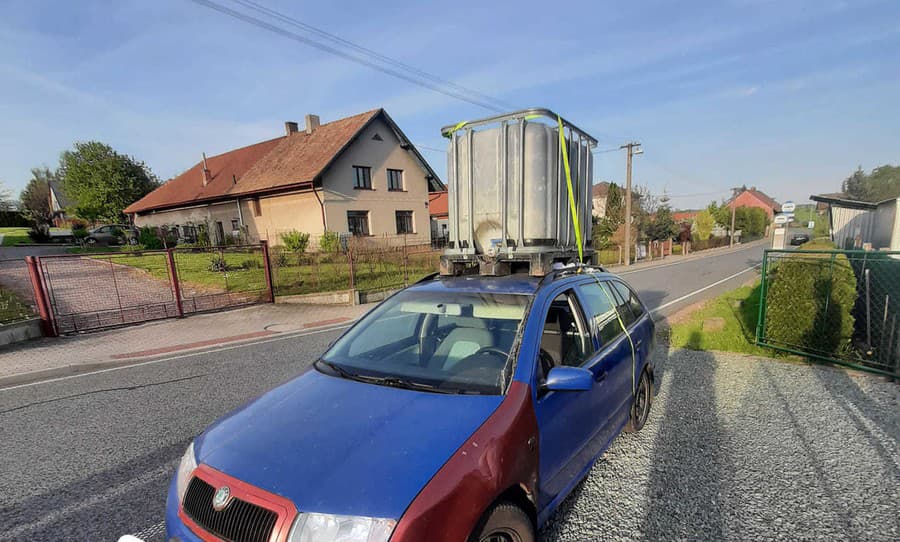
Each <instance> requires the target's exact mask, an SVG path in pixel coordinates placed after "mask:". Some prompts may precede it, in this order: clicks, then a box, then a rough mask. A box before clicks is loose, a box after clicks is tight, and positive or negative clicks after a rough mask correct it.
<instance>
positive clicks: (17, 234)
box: [0, 228, 31, 247]
mask: <svg viewBox="0 0 900 542" xmlns="http://www.w3.org/2000/svg"><path fill="white" fill-rule="evenodd" d="M28 229H29V228H0V235H2V236H3V246H5V247H11V246H14V245H16V244H18V243H30V242H31V238H29V237H28Z"/></svg>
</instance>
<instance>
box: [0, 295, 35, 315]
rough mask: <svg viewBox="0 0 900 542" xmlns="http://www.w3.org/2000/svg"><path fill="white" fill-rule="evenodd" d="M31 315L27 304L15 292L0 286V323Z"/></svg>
mask: <svg viewBox="0 0 900 542" xmlns="http://www.w3.org/2000/svg"><path fill="white" fill-rule="evenodd" d="M29 316H31V311H30V310H29V309H28V306H27V305H25V304H24V303H22V301H21V300H20V299H19V298H18V297H16V295H15V294H13V293H12V292H10V291H9V290H6V289H4V288H0V324H3V323H9V322H15V321H17V320H23V319H25V318H28V317H29Z"/></svg>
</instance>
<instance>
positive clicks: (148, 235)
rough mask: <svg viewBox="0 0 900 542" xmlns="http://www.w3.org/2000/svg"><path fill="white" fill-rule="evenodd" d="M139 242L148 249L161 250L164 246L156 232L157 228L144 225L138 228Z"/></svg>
mask: <svg viewBox="0 0 900 542" xmlns="http://www.w3.org/2000/svg"><path fill="white" fill-rule="evenodd" d="M138 244H139V245H143V246H144V248H146V249H147V250H159V249H161V248H163V242H162V240H161V239H160V238H159V236H158V235H157V233H156V228H151V227H150V226H144V227H143V228H141V229H140V230H138Z"/></svg>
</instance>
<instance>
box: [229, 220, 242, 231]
mask: <svg viewBox="0 0 900 542" xmlns="http://www.w3.org/2000/svg"><path fill="white" fill-rule="evenodd" d="M240 229H241V225H240V223H239V222H238V219H236V218H232V219H231V231H238V230H240Z"/></svg>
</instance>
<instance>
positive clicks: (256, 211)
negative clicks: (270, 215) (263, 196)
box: [250, 198, 262, 216]
mask: <svg viewBox="0 0 900 542" xmlns="http://www.w3.org/2000/svg"><path fill="white" fill-rule="evenodd" d="M250 207H252V208H253V216H262V208H261V207H260V206H259V198H253V199H252V200H250Z"/></svg>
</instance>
